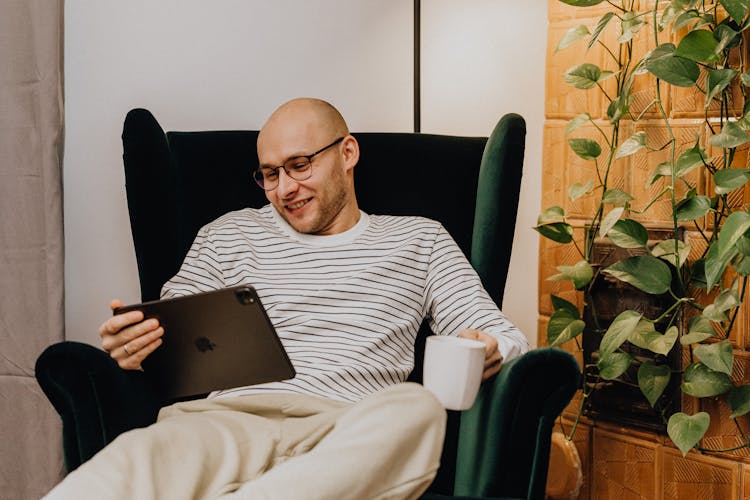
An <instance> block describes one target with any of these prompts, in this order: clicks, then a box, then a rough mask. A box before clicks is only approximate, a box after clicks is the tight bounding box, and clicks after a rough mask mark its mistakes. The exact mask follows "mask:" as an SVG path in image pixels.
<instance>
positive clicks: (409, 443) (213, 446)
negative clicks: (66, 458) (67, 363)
mask: <svg viewBox="0 0 750 500" xmlns="http://www.w3.org/2000/svg"><path fill="white" fill-rule="evenodd" d="M444 433H445V410H443V408H442V407H441V406H440V404H439V403H438V402H437V400H436V399H435V398H434V397H433V396H432V394H431V393H429V392H428V391H427V390H426V389H424V388H423V387H422V386H420V385H417V384H410V383H406V384H400V385H396V386H392V387H390V388H388V389H385V390H382V391H380V392H377V393H375V394H373V395H371V396H369V397H367V398H365V399H364V400H362V401H361V402H359V403H357V404H354V405H351V404H346V403H339V402H334V401H328V400H324V399H319V398H314V397H310V396H300V395H291V394H263V395H252V396H242V397H237V398H231V399H229V398H228V399H218V400H198V401H190V402H187V403H179V404H176V405H173V406H170V407H167V408H164V409H162V411H161V413H160V414H159V419H158V422H157V423H155V424H153V425H151V426H149V427H147V428H144V429H136V430H133V431H130V432H126V433H124V434H122V435H121V436H119V437H118V438H117V439H116V440H115V441H113V442H112V443H111V444H110V445H109V446H107V447H106V448H104V449H103V450H102V451H100V452H99V453H98V454H97V455H96V456H94V457H93V458H92V459H91V460H89V461H88V462H86V463H85V464H83V465H81V467H79V468H78V469H76V470H75V471H73V472H72V473H71V474H69V475H68V476H67V477H66V478H65V480H64V481H63V482H62V483H60V484H59V485H58V486H57V487H56V488H55V489H53V490H52V491H51V492H50V493H49V495H48V497H47V498H50V499H58V498H59V499H73V498H75V499H88V498H90V499H97V500H99V499H103V498H107V499H115V498H122V499H138V500H145V499H160V500H171V499H191V498H223V499H240V498H243V499H244V498H251V499H272V500H283V499H305V500H306V499H327V500H341V499H357V500H361V499H405V498H417V497H418V496H419V495H420V494H421V493H422V492H424V490H425V489H426V488H427V486H429V484H430V482H431V481H432V480H433V478H434V477H435V473H436V471H437V468H438V466H439V463H440V453H441V451H442V443H443V437H444Z"/></svg>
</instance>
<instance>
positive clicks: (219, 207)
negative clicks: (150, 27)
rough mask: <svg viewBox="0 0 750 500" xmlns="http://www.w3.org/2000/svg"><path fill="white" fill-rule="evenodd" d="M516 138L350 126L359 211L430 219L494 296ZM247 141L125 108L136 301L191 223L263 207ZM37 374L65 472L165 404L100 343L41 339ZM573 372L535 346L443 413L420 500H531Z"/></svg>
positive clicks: (513, 187) (178, 253) (499, 288)
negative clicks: (433, 465) (469, 401)
mask: <svg viewBox="0 0 750 500" xmlns="http://www.w3.org/2000/svg"><path fill="white" fill-rule="evenodd" d="M525 133H526V131H525V124H524V122H523V119H522V118H521V117H520V116H518V115H512V114H511V115H506V116H505V117H503V118H502V119H501V120H500V122H499V123H498V125H497V127H496V128H495V129H494V131H493V133H492V135H491V136H490V138H489V139H486V138H481V137H453V136H441V135H431V134H411V133H361V134H357V133H355V134H354V135H355V137H357V139H358V141H359V143H360V149H361V158H360V162H359V165H358V166H357V167H356V170H355V184H356V190H357V197H358V200H359V204H360V207H361V208H362V209H363V210H365V211H366V212H368V213H374V214H392V215H422V216H426V217H430V218H433V219H436V220H439V221H440V222H442V223H443V225H444V226H445V227H446V229H447V230H448V231H449V232H450V233H451V235H452V236H453V237H454V239H455V240H456V242H457V243H458V245H459V247H460V248H461V249H462V250H463V251H464V253H465V254H466V255H467V256H469V257H470V259H471V262H472V264H473V265H474V266H475V268H476V269H477V271H478V272H479V274H480V276H481V278H482V281H483V282H484V284H485V286H486V287H487V289H488V291H489V293H490V295H491V296H492V297H493V299H494V300H495V301H496V302H497V303H498V304H501V302H502V296H503V291H504V288H505V279H506V276H507V269H508V265H509V262H510V255H511V249H512V243H513V241H512V240H513V231H514V227H515V219H516V209H517V204H518V193H519V189H520V181H521V167H522V163H523V150H524V139H525ZM256 138H257V132H256V131H207V132H167V133H164V131H163V130H162V128H161V126H160V125H159V123H158V122H157V121H156V119H155V118H154V117H153V115H151V113H150V112H148V111H147V110H143V109H135V110H132V111H131V112H130V113H128V115H127V117H126V119H125V125H124V128H123V135H122V140H123V160H124V164H125V180H126V188H127V197H128V209H129V213H130V220H131V229H132V233H133V240H134V243H135V251H136V259H137V262H138V273H139V277H140V284H141V296H142V298H143V300H151V299H154V298H157V297H158V296H159V291H160V289H161V286H162V284H163V283H164V282H165V281H166V280H167V279H169V278H170V277H171V276H172V275H174V274H175V273H176V272H177V270H178V268H179V266H180V263H181V262H182V259H183V258H184V256H185V254H186V253H187V250H188V248H189V246H190V244H191V242H192V240H193V238H194V236H195V234H196V233H197V231H198V229H199V228H200V227H201V226H202V225H204V224H206V223H208V222H210V221H211V220H213V219H215V218H216V217H218V216H219V215H221V214H223V213H225V212H227V211H230V210H235V209H238V208H243V207H247V206H251V207H260V206H262V205H264V204H265V203H266V200H265V197H264V193H263V191H262V190H260V189H258V188H257V186H255V185H254V182H253V180H252V178H251V172H252V170H253V169H254V168H255V167H256V166H257V157H256V151H255V140H256ZM429 334H431V332H430V331H429V328H427V326H426V325H423V327H422V329H421V330H420V333H419V338H418V340H417V344H416V357H415V370H414V372H413V373H412V376H411V377H410V380H414V381H420V379H421V360H422V353H423V349H424V339H425V337H426V336H427V335H429ZM36 375H37V379H38V381H39V383H40V385H41V387H42V388H43V390H44V391H45V393H46V394H47V396H48V397H49V399H50V401H51V402H52V404H53V405H54V406H55V408H56V409H57V411H58V412H59V413H60V415H61V417H62V419H63V433H64V445H65V458H66V464H67V467H68V469H69V470H72V469H74V468H75V467H77V466H78V465H79V464H80V463H82V462H84V461H86V460H88V459H89V458H90V457H91V456H93V454H94V453H96V451H98V450H99V449H101V448H102V447H103V446H104V445H106V444H107V443H109V442H111V441H112V440H113V439H114V438H115V437H116V436H117V435H118V434H119V433H121V432H124V431H126V430H128V429H132V428H135V427H140V426H144V425H148V424H149V423H150V422H153V420H154V418H155V415H156V413H157V412H158V408H159V407H160V405H162V404H165V403H167V402H163V401H158V400H157V399H156V398H155V397H154V396H153V395H152V393H151V390H150V388H149V387H148V384H147V383H146V382H145V381H144V379H143V378H142V377H140V374H139V373H125V372H123V371H122V370H120V369H119V367H118V366H117V364H116V363H114V362H113V361H112V360H111V359H109V357H108V356H107V355H106V353H104V352H103V351H101V350H99V349H96V348H93V347H91V346H87V345H83V344H77V343H74V342H63V343H60V344H56V345H53V346H50V347H49V348H48V349H47V350H46V351H45V352H44V353H43V354H42V356H40V358H39V360H38V361H37V372H36ZM577 376H578V372H577V364H576V362H575V361H574V360H573V358H572V357H571V356H570V355H568V354H566V353H564V352H562V351H560V350H554V349H541V350H535V351H532V352H531V353H528V354H526V355H525V356H523V357H521V358H519V359H518V360H516V361H513V362H511V363H508V364H507V365H506V366H505V367H504V368H503V370H502V371H501V373H500V375H498V376H497V377H496V378H494V379H493V380H492V381H491V382H488V383H487V384H485V385H484V386H483V388H482V389H481V394H480V397H479V398H478V401H477V404H476V405H475V406H474V407H473V408H472V409H471V410H468V411H467V412H464V413H463V414H460V413H458V412H448V413H449V415H448V422H449V424H448V432H447V435H446V440H445V445H444V450H443V457H442V462H441V468H440V470H439V471H438V477H437V478H436V479H435V481H434V483H433V485H432V486H431V488H430V492H429V493H428V495H427V496H425V498H438V497H439V495H452V494H453V492H454V487H455V493H456V494H459V495H464V497H466V498H473V497H482V498H486V497H503V496H508V497H518V498H526V497H528V498H541V497H542V494H543V490H544V482H545V480H546V472H547V459H548V454H549V438H550V432H551V423H552V420H553V419H554V418H555V417H556V416H557V415H559V413H560V411H561V410H562V408H563V407H564V406H565V404H567V402H568V401H569V399H570V397H571V396H572V394H573V392H574V391H575V388H576V386H577ZM528 389H531V391H529V390H528ZM124 408H129V409H130V411H124ZM459 436H460V438H459ZM430 495H432V496H430ZM435 495H438V496H435Z"/></svg>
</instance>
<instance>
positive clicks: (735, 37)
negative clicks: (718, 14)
mask: <svg viewBox="0 0 750 500" xmlns="http://www.w3.org/2000/svg"><path fill="white" fill-rule="evenodd" d="M733 24H734V23H733ZM735 26H737V25H736V24H735ZM714 38H715V39H716V40H718V41H719V43H718V45H717V47H716V52H717V53H718V54H721V52H722V51H724V50H726V49H731V48H734V47H737V46H739V44H740V42H741V41H742V36H741V35H740V34H739V33H737V32H736V31H735V30H733V29H732V28H731V27H730V26H729V24H728V20H724V21H722V22H721V23H720V24H719V25H718V26H716V28H715V29H714Z"/></svg>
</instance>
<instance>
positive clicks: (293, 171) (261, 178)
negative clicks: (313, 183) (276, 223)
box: [253, 137, 344, 191]
mask: <svg viewBox="0 0 750 500" xmlns="http://www.w3.org/2000/svg"><path fill="white" fill-rule="evenodd" d="M343 140H344V137H339V138H338V139H336V140H335V141H333V142H332V143H330V144H329V145H328V146H326V147H324V148H321V149H319V150H317V151H316V152H314V153H313V154H311V155H302V156H295V157H294V158H289V159H288V160H287V161H285V162H284V164H283V165H280V166H278V167H260V168H259V169H257V170H256V171H255V172H253V178H254V179H255V182H257V183H258V185H259V186H260V187H261V188H263V189H264V190H266V191H271V190H273V189H276V186H278V185H279V169H280V168H283V169H284V172H286V175H288V176H289V177H291V178H292V179H294V180H295V181H306V180H307V179H309V178H310V177H312V160H313V158H315V157H316V156H317V155H319V154H320V153H322V152H324V151H325V150H326V149H329V148H332V147H333V146H335V145H336V144H338V143H339V142H341V141H343Z"/></svg>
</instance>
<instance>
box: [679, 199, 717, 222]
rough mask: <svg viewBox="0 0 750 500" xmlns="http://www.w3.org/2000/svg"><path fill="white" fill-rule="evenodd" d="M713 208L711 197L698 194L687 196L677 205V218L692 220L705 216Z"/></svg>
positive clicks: (684, 220) (681, 220)
mask: <svg viewBox="0 0 750 500" xmlns="http://www.w3.org/2000/svg"><path fill="white" fill-rule="evenodd" d="M710 209H711V199H710V198H709V197H708V196H703V195H698V196H693V197H692V198H686V199H684V200H682V201H681V202H679V203H678V204H677V206H676V207H675V214H676V215H677V220H678V221H680V222H690V221H693V220H695V219H697V218H698V217H703V216H704V215H706V214H707V213H708V211H709V210H710Z"/></svg>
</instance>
